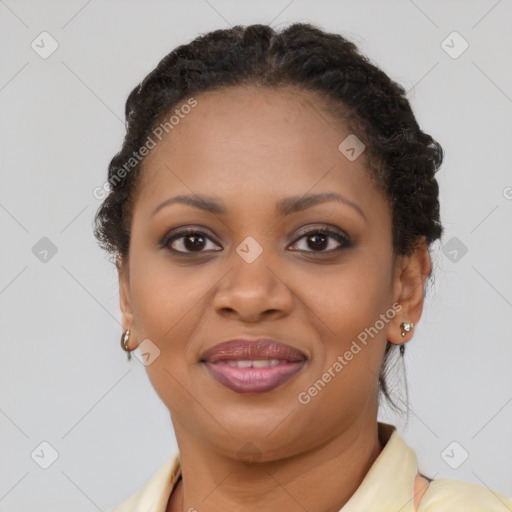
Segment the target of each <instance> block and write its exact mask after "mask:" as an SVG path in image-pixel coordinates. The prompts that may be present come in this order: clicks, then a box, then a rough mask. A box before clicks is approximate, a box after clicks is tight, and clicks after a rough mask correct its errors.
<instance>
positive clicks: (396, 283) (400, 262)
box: [387, 237, 432, 345]
mask: <svg viewBox="0 0 512 512" xmlns="http://www.w3.org/2000/svg"><path fill="white" fill-rule="evenodd" d="M431 269H432V264H431V261H430V255H429V253H428V244H427V243H426V240H425V237H421V239H420V241H419V243H418V245H417V248H416V249H415V251H414V252H413V253H412V254H411V255H408V256H404V255H401V256H399V257H398V258H397V260H396V263H395V268H394V277H393V297H394V300H393V303H396V302H398V303H399V304H400V305H401V306H402V308H401V309H400V311H398V312H397V314H396V315H395V317H394V318H393V320H392V321H391V322H390V325H389V329H388V333H387V339H388V341H389V342H390V343H393V344H396V345H402V344H403V343H407V342H408V341H409V340H410V339H411V338H412V337H413V335H414V329H413V330H412V331H409V332H408V333H406V334H405V336H402V329H401V327H400V324H401V323H402V322H412V323H413V324H414V325H415V326H416V325H417V323H418V322H419V320H420V318H421V313H422V311H423V302H424V297H425V285H426V282H427V279H428V277H429V275H430V272H431Z"/></svg>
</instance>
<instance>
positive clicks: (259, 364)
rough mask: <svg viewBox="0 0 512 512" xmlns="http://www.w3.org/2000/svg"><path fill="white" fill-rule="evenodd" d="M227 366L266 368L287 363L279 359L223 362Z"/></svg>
mask: <svg viewBox="0 0 512 512" xmlns="http://www.w3.org/2000/svg"><path fill="white" fill-rule="evenodd" d="M224 363H225V364H227V365H229V366H234V367H238V368H251V367H253V368H268V367H271V366H277V365H278V364H280V363H287V361H286V360H280V359H257V360H254V361H252V360H245V361H232V360H230V361H224Z"/></svg>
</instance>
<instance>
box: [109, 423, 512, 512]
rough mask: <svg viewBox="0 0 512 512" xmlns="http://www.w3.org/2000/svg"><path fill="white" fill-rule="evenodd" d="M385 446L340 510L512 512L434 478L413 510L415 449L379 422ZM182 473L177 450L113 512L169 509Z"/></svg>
mask: <svg viewBox="0 0 512 512" xmlns="http://www.w3.org/2000/svg"><path fill="white" fill-rule="evenodd" d="M378 428H379V438H380V440H381V442H382V443H383V444H384V448H383V450H382V451H381V453H380V454H379V456H378V457H377V459H376V460H375V462H374V463H373V465H372V466H371V468H370V470H369V471H368V473H367V474H366V476H365V478H364V479H363V481H362V482H361V485H360V486H359V487H358V488H357V490H356V492H355V493H354V494H353V495H352V497H351V498H350V500H349V501H348V502H347V503H346V504H345V506H344V507H342V508H341V510H340V512H512V499H510V498H507V497H506V496H504V495H502V494H499V493H497V492H494V491H492V490H489V489H487V488H486V487H482V486H479V485H476V484H472V483H469V482H463V481H460V480H452V479H448V478H440V479H434V480H432V481H431V482H430V485H429V486H428V488H427V491H426V492H425V494H424V495H423V498H422V500H421V502H420V505H419V508H418V509H417V511H415V509H414V481H415V478H416V475H417V474H418V465H417V460H416V454H415V453H414V451H413V450H412V448H410V447H409V445H407V444H406V443H405V441H404V440H403V439H402V438H401V437H400V435H399V434H398V431H397V430H396V428H395V427H394V426H393V425H388V424H386V423H380V422H379V424H378ZM180 476H181V467H180V456H179V453H177V454H175V455H174V456H173V457H171V458H170V459H169V460H168V461H167V462H166V463H165V464H164V465H163V466H162V467H161V468H160V469H159V470H158V471H157V472H156V473H155V474H154V475H153V476H152V477H151V478H150V479H149V480H148V482H147V483H146V484H145V485H144V486H143V487H142V489H140V490H139V492H137V493H136V494H135V495H133V496H132V497H131V498H129V499H128V500H126V501H124V502H123V503H122V504H121V505H119V506H117V507H115V508H114V509H111V510H110V511H109V512H165V509H166V507H167V503H168V501H169V496H170V495H171V492H172V491H173V490H174V487H175V485H176V483H177V482H178V480H179V478H180Z"/></svg>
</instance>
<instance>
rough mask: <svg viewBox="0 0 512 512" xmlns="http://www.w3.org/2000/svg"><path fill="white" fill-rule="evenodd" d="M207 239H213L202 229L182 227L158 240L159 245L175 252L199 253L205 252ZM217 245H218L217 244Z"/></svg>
mask: <svg viewBox="0 0 512 512" xmlns="http://www.w3.org/2000/svg"><path fill="white" fill-rule="evenodd" d="M208 241H210V242H212V245H213V246H215V245H216V244H213V241H212V240H211V238H210V237H209V236H208V235H207V234H206V233H204V232H203V231H199V230H197V229H190V228H188V229H183V230H181V231H179V232H177V233H174V234H170V235H167V236H166V237H164V239H163V240H162V241H161V242H160V246H161V247H167V248H169V250H171V251H174V252H177V253H183V254H187V253H193V252H197V253H201V252H205V247H207V246H208ZM217 247H218V246H217ZM210 250H214V251H217V250H221V249H211V248H210Z"/></svg>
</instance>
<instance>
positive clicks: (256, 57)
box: [94, 23, 443, 409]
mask: <svg viewBox="0 0 512 512" xmlns="http://www.w3.org/2000/svg"><path fill="white" fill-rule="evenodd" d="M245 84H247V85H254V84H257V85H261V86H268V87H274V88H277V87H286V86H294V87H298V88H301V89H303V90H307V91H312V92H316V93H317V94H318V93H319V94H320V95H321V96H322V97H323V98H324V99H325V100H326V101H327V102H328V103H329V105H330V106H332V113H333V115H337V116H339V118H341V119H343V120H344V122H345V123H346V126H347V127H348V128H349V129H350V132H351V133H353V134H356V136H357V137H358V138H359V139H360V140H361V141H362V142H363V143H364V145H365V148H366V149H365V156H366V158H367V162H368V163H367V167H368V171H369V176H370V178H371V179H372V181H373V182H374V183H375V184H376V185H377V186H378V187H379V188H380V190H381V191H382V193H383V195H384V197H385V198H386V199H387V201H388V203H389V205H390V208H391V212H392V220H393V227H392V243H393V249H394V252H395V253H396V254H399V255H408V254H411V253H412V252H414V250H415V249H416V248H417V246H418V244H419V243H420V242H421V240H422V238H423V237H424V239H425V240H426V242H427V244H428V246H430V244H431V243H432V242H434V241H435V240H437V239H439V238H440V237H441V235H442V232H443V228H442V225H441V221H440V211H439V210H440V208H439V199H438V193H439V188H438V183H437V181H436V179H435V173H436V172H437V170H438V169H439V167H440V166H441V163H442V160H443V150H442V147H441V146H440V144H439V143H438V142H436V141H435V140H434V139H433V138H432V137H431V136H430V135H428V134H426V133H424V132H423V131H421V129H420V128H419V126H418V123H417V122H416V119H415V117H414V114H413V112H412V109H411V107H410V105H409V102H408V100H407V98H406V92H405V90H404V88H403V87H402V86H401V85H399V84H398V83H396V82H394V81H393V80H391V79H390V78H389V77H388V76H387V75H386V74H385V73H384V72H383V71H382V70H380V69H379V68H378V67H376V66H375V65H373V64H372V63H371V62H370V61H369V59H368V58H367V57H366V56H364V55H363V54H361V53H360V52H359V50H358V48H357V47H356V45H355V44H354V43H352V42H350V41H349V40H347V39H345V38H344V37H343V36H341V35H339V34H334V33H327V32H324V31H322V30H321V29H319V28H318V27H316V26H314V25H312V24H309V23H294V24H292V25H290V26H288V27H286V28H284V29H282V30H281V31H275V30H274V29H272V28H271V27H269V26H267V25H261V24H255V25H249V26H241V25H237V26H235V27H232V28H230V29H222V30H215V31H212V32H209V33H206V34H204V35H201V36H199V37H197V38H196V39H194V40H193V41H191V42H190V43H188V44H184V45H181V46H178V47H177V48H175V49H174V50H172V51H171V52H170V53H169V54H168V55H166V56H165V57H164V58H163V59H162V60H161V61H160V62H159V63H158V65H157V66H156V68H155V69H154V70H153V71H151V72H150V73H149V74H148V75H147V76H146V77H145V78H144V79H143V80H142V82H141V83H140V84H139V85H137V86H136V87H135V88H134V89H133V90H132V92H131V93H130V95H129V96H128V99H127V101H126V108H125V116H126V135H125V137H124V141H123V144H122V147H121V150H120V151H119V152H118V153H117V154H116V155H115V156H114V157H113V158H112V160H111V162H110V165H109V168H108V181H109V184H110V190H109V193H108V195H106V197H105V199H104V201H103V202H102V204H101V205H100V207H99V209H98V211H97V212H96V216H95V219H94V222H95V226H94V235H95V236H96V238H97V240H98V242H99V244H100V246H101V247H102V248H103V249H105V250H106V251H107V252H108V253H110V254H111V255H113V256H114V258H115V262H116V265H119V264H120V262H122V261H124V259H125V258H126V257H127V255H128V251H129V246H130V224H131V215H132V211H133V204H134V198H135V192H136V190H137V183H138V179H139V178H140V175H141V170H142V162H143V158H142V157H141V156H140V155H139V150H140V148H141V147H143V146H144V144H145V143H146V142H147V140H148V137H150V135H151V133H152V132H154V130H155V128H156V127H158V126H159V124H161V123H162V121H163V119H164V118H165V117H166V116H169V113H170V112H172V110H173V109H174V108H175V107H176V106H177V105H179V104H180V103H181V102H184V101H185V102H188V103H190V102H191V98H192V96H193V95H194V94H199V93H201V92H204V91H211V90H214V89H219V88H222V87H229V86H239V85H245ZM193 101H195V100H193ZM185 105H187V103H185ZM176 112H178V111H176ZM134 155H136V156H137V158H135V157H134ZM127 162H131V165H130V166H128V167H127V165H126V164H127ZM429 277H430V276H429ZM396 347H397V346H396V345H394V344H392V343H390V342H389V341H388V342H387V346H386V350H385V353H384V359H383V364H382V367H381V372H380V375H379V389H380V392H381V393H382V394H383V395H384V396H385V397H386V399H387V400H388V401H389V402H390V404H391V405H392V406H393V407H394V408H395V409H399V408H398V407H397V406H396V404H394V403H393V400H392V398H391V396H390V392H389V389H388V385H387V384H386V375H387V372H388V370H389V368H388V362H389V359H390V355H391V352H392V351H394V349H396ZM401 353H402V355H403V351H401Z"/></svg>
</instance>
